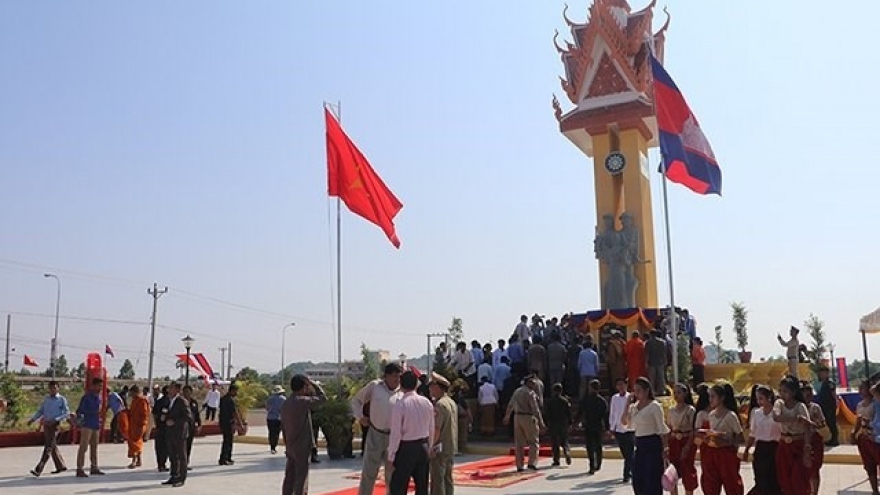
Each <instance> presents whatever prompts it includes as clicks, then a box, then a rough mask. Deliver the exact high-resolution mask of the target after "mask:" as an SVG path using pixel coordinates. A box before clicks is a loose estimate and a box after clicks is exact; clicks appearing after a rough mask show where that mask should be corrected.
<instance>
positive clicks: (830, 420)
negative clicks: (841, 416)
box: [822, 408, 840, 444]
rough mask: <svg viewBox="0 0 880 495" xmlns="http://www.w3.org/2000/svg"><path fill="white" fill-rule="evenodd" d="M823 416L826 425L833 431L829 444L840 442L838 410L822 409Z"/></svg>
mask: <svg viewBox="0 0 880 495" xmlns="http://www.w3.org/2000/svg"><path fill="white" fill-rule="evenodd" d="M822 414H823V415H824V416H825V423H826V424H827V425H828V429H829V430H831V439H830V440H828V443H832V444H836V443H838V442H839V440H838V438H837V436H838V435H839V434H840V433H838V431H837V410H836V409H830V408H829V409H824V408H823V409H822Z"/></svg>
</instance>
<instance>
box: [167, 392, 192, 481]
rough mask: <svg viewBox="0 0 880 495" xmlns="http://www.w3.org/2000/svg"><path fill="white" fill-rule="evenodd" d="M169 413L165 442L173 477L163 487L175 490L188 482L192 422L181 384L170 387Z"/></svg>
mask: <svg viewBox="0 0 880 495" xmlns="http://www.w3.org/2000/svg"><path fill="white" fill-rule="evenodd" d="M168 396H169V400H168V413H167V414H165V418H164V423H165V442H166V446H167V447H168V457H169V458H170V460H171V477H170V478H168V481H166V482H164V483H162V484H163V485H172V486H174V487H175V488H177V487H181V486H183V484H184V483H185V482H186V464H187V456H186V437H187V435H188V433H189V425H190V422H191V421H192V414H191V412H190V407H189V403H188V402H187V401H186V399H185V398H184V397H183V396H182V395H180V384H179V383H176V382H174V383H172V384H171V385H169V387H168Z"/></svg>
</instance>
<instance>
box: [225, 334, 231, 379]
mask: <svg viewBox="0 0 880 495" xmlns="http://www.w3.org/2000/svg"><path fill="white" fill-rule="evenodd" d="M226 345H227V346H228V348H227V351H226V352H227V353H229V360H228V361H226V366H227V370H228V371H227V372H226V375H227V376H226V378H227V379H228V380H230V381H232V342H229V343H228V344H226Z"/></svg>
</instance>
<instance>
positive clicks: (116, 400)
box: [107, 392, 125, 416]
mask: <svg viewBox="0 0 880 495" xmlns="http://www.w3.org/2000/svg"><path fill="white" fill-rule="evenodd" d="M107 407H109V408H110V410H111V411H113V415H114V416H116V415H117V414H119V411H121V410H123V409H125V402H123V400H122V397H120V396H119V394H118V393H116V392H110V395H108V396H107Z"/></svg>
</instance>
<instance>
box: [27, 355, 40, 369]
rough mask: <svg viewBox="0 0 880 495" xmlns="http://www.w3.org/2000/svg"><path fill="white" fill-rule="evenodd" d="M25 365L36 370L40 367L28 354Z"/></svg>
mask: <svg viewBox="0 0 880 495" xmlns="http://www.w3.org/2000/svg"><path fill="white" fill-rule="evenodd" d="M24 365H25V366H30V367H32V368H36V367H37V366H39V364H37V360H36V359H34V358H32V357H30V356H28V355H27V354H25V355H24Z"/></svg>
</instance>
